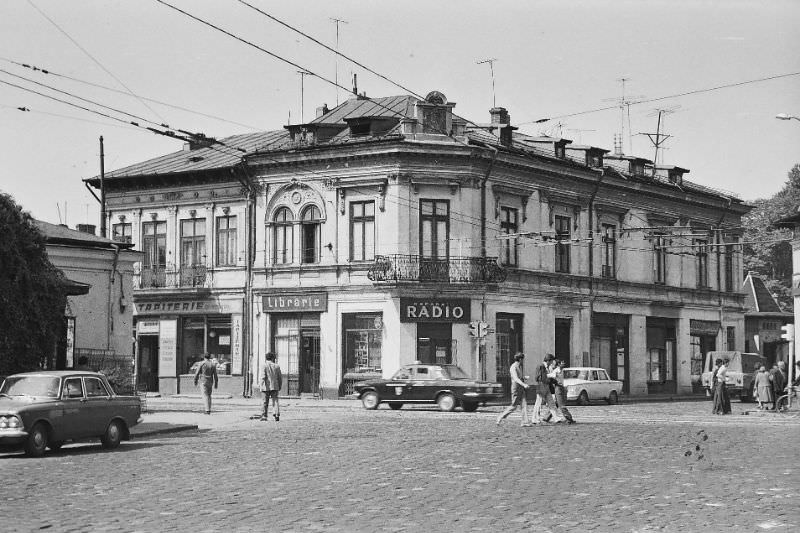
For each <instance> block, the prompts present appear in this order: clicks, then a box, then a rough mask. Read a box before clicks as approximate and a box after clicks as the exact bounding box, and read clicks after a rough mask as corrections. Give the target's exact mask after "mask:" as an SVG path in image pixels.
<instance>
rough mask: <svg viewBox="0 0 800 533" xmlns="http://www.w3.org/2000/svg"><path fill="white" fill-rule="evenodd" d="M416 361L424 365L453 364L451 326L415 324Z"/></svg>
mask: <svg viewBox="0 0 800 533" xmlns="http://www.w3.org/2000/svg"><path fill="white" fill-rule="evenodd" d="M417 360H419V361H421V362H422V364H426V365H446V364H450V363H453V362H454V361H453V328H452V324H450V323H449V322H430V323H423V322H419V323H417Z"/></svg>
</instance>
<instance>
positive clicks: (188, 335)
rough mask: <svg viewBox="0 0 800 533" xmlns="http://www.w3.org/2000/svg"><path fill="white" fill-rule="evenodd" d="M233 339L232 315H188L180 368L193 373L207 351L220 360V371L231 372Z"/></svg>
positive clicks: (216, 359) (184, 325) (182, 325)
mask: <svg viewBox="0 0 800 533" xmlns="http://www.w3.org/2000/svg"><path fill="white" fill-rule="evenodd" d="M232 343H233V340H232V337H231V317H230V315H220V316H207V317H202V316H201V317H186V318H184V319H183V320H182V324H181V342H180V347H181V353H180V360H179V362H178V372H179V373H181V374H193V373H194V371H195V370H196V369H197V366H198V365H199V364H200V363H202V361H203V354H204V353H206V352H208V353H209V354H210V355H211V358H212V360H214V361H215V362H216V363H217V373H218V374H220V375H226V374H231V371H232V369H231V345H232ZM240 370H241V369H239V370H237V372H238V371H240Z"/></svg>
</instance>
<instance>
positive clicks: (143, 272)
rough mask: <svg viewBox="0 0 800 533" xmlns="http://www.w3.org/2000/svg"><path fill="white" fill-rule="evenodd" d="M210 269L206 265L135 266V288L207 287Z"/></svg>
mask: <svg viewBox="0 0 800 533" xmlns="http://www.w3.org/2000/svg"><path fill="white" fill-rule="evenodd" d="M207 274H208V269H207V268H206V267H205V265H194V266H181V267H177V268H176V267H162V268H159V267H141V268H138V269H137V268H134V271H133V287H134V288H135V289H157V288H176V287H205V285H206V277H207Z"/></svg>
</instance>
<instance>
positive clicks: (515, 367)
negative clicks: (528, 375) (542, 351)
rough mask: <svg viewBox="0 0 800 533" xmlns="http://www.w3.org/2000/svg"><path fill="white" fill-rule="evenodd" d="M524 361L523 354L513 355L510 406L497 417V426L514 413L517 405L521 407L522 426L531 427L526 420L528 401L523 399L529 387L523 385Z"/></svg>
mask: <svg viewBox="0 0 800 533" xmlns="http://www.w3.org/2000/svg"><path fill="white" fill-rule="evenodd" d="M524 359H525V354H524V353H522V352H519V353H517V354H516V355H514V363H513V364H512V365H511V368H510V369H509V374H511V405H509V406H508V407H506V410H505V411H503V412H502V413H500V416H498V417H497V425H498V426H499V425H500V422H502V421H503V420H504V419H505V418H506V417H507V416H508V415H510V414H511V413H512V412H514V410H515V409H516V408H517V406H518V405H519V406H521V407H522V425H523V426H524V427H527V426H530V425H531V423H530V421H529V419H528V400H527V399H526V398H525V395H526V390H527V389H528V387H529V386H530V385H528V384H527V383H525V376H524V375H523V373H522V361H523V360H524Z"/></svg>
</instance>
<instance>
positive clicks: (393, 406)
mask: <svg viewBox="0 0 800 533" xmlns="http://www.w3.org/2000/svg"><path fill="white" fill-rule="evenodd" d="M389 407H390V408H391V409H392V410H394V411H397V410H398V409H400V408H401V407H403V404H402V403H390V404H389Z"/></svg>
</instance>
